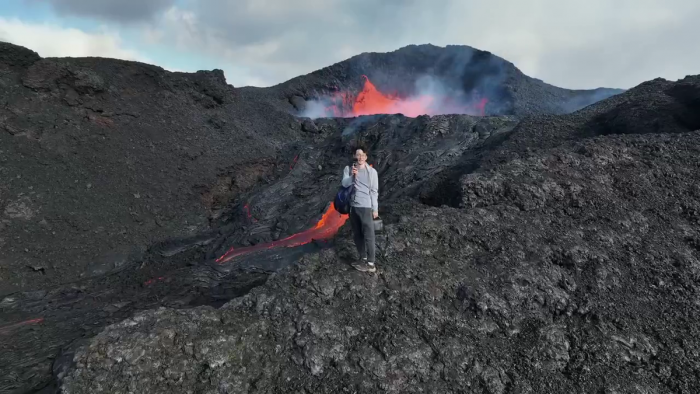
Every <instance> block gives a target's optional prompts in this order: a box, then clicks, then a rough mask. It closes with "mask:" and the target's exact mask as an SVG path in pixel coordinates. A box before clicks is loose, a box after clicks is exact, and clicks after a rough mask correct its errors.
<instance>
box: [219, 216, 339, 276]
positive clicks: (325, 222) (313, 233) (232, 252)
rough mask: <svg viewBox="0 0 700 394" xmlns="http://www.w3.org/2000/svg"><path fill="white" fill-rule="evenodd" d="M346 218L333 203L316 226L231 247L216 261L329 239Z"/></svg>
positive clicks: (221, 261) (226, 260)
mask: <svg viewBox="0 0 700 394" xmlns="http://www.w3.org/2000/svg"><path fill="white" fill-rule="evenodd" d="M346 220H348V215H343V214H340V213H339V212H338V211H336V210H335V209H334V208H333V204H330V205H329V207H328V209H326V212H324V213H323V216H322V217H321V220H319V221H318V223H316V225H315V226H314V227H312V228H310V229H308V230H305V231H302V232H300V233H297V234H294V235H292V236H289V237H287V238H284V239H280V240H277V241H272V242H268V243H263V244H258V245H253V246H246V247H243V248H238V249H234V248H231V249H229V250H228V251H227V252H226V253H225V254H224V255H223V256H221V257H219V258H218V259H216V262H217V263H219V264H223V263H226V262H228V261H231V260H232V259H233V258H234V257H236V256H240V255H243V254H247V253H252V252H256V251H260V250H266V249H273V248H279V247H285V248H292V247H295V246H301V245H305V244H308V243H311V242H313V241H314V240H324V239H329V238H332V237H333V236H334V235H335V234H336V233H337V232H338V230H339V229H340V228H341V227H342V226H343V224H345V221H346Z"/></svg>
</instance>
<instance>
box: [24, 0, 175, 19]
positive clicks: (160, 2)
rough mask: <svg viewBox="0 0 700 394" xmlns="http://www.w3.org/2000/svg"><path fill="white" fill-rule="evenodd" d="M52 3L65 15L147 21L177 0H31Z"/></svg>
mask: <svg viewBox="0 0 700 394" xmlns="http://www.w3.org/2000/svg"><path fill="white" fill-rule="evenodd" d="M30 1H32V2H43V3H49V4H51V5H52V6H53V7H54V9H55V10H56V11H57V12H58V13H59V14H63V15H74V16H87V17H95V18H98V19H102V20H107V21H116V22H135V21H147V20H150V19H151V18H152V17H153V16H155V15H157V14H158V13H159V12H161V11H163V10H165V9H167V8H169V7H170V6H172V5H173V4H174V3H175V0H30Z"/></svg>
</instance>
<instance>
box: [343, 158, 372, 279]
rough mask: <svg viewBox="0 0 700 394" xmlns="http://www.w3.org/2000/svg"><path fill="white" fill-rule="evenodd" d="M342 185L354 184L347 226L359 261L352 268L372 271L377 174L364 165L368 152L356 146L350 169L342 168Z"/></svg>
mask: <svg viewBox="0 0 700 394" xmlns="http://www.w3.org/2000/svg"><path fill="white" fill-rule="evenodd" d="M342 185H343V187H348V186H350V185H354V186H355V187H354V192H353V196H352V197H351V200H350V226H351V227H352V233H353V236H354V239H355V246H357V252H358V253H359V254H360V261H359V262H358V263H355V264H353V267H355V268H356V269H358V270H360V271H363V272H375V271H376V270H377V268H376V267H375V265H374V263H375V242H374V219H376V218H378V217H379V206H378V204H377V197H378V196H379V177H378V176H377V170H375V169H374V168H372V167H370V166H369V165H368V164H367V153H366V151H365V150H364V149H362V148H358V149H357V150H356V151H355V163H354V164H353V166H352V168H350V167H349V166H348V167H345V169H344V170H343V180H342Z"/></svg>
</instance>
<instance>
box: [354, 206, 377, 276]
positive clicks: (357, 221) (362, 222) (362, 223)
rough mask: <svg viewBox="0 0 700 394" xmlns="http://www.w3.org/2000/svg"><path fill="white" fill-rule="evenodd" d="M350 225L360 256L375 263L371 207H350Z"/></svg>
mask: <svg viewBox="0 0 700 394" xmlns="http://www.w3.org/2000/svg"><path fill="white" fill-rule="evenodd" d="M350 226H351V227H352V235H353V237H354V238H355V245H356V246H357V252H358V253H359V254H360V258H361V259H362V258H365V257H366V258H367V261H369V262H370V263H375V262H376V261H375V245H374V220H373V218H372V208H358V207H352V208H350Z"/></svg>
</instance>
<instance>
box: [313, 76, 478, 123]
mask: <svg viewBox="0 0 700 394" xmlns="http://www.w3.org/2000/svg"><path fill="white" fill-rule="evenodd" d="M362 77H363V78H364V79H365V83H364V87H363V88H362V91H360V92H359V93H358V94H357V96H354V97H353V96H352V95H351V94H349V93H347V92H343V93H337V94H335V95H334V97H333V101H334V103H335V104H333V105H330V106H328V107H326V113H327V114H328V115H331V116H336V117H355V116H361V115H376V114H403V115H405V116H409V117H417V116H420V115H439V114H448V113H460V114H471V115H480V116H484V114H485V107H486V104H487V103H488V99H486V98H481V99H479V100H476V101H475V102H472V103H468V104H456V103H454V102H453V101H454V100H453V99H452V98H450V97H437V96H433V95H430V94H419V95H416V96H412V97H406V98H401V97H399V96H397V95H392V94H387V93H382V92H380V91H379V90H378V89H377V87H376V86H374V84H373V83H372V82H371V81H370V80H369V78H368V77H367V76H366V75H363V76H362Z"/></svg>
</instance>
